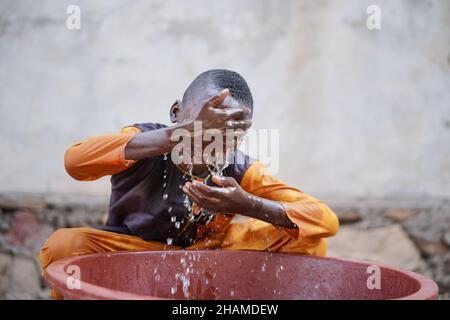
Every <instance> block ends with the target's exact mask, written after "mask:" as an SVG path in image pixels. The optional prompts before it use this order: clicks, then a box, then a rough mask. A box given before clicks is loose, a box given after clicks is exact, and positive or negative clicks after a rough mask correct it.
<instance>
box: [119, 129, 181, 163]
mask: <svg viewBox="0 0 450 320" xmlns="http://www.w3.org/2000/svg"><path fill="white" fill-rule="evenodd" d="M187 126H188V124H183V125H174V126H171V127H166V128H162V129H158V130H152V131H146V132H141V133H138V134H136V136H135V137H134V138H133V139H132V140H131V141H130V142H128V144H127V146H126V147H125V159H127V160H141V159H145V158H150V157H156V156H159V155H161V154H163V153H166V152H171V151H172V149H173V147H174V146H175V145H176V144H177V143H178V141H172V140H171V139H170V138H171V136H172V133H173V131H174V130H176V129H184V128H187Z"/></svg>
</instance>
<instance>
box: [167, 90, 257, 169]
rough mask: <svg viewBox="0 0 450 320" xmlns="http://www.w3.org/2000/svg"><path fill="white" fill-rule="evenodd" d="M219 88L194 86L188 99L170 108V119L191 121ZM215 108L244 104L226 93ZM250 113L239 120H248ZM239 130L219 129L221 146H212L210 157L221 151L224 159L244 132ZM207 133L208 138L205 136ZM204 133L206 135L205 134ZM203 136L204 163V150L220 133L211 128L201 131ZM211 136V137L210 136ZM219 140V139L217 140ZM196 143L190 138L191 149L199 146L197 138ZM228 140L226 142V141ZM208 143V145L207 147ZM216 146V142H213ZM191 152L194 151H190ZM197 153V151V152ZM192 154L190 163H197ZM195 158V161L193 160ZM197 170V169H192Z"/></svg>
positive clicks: (234, 147) (207, 148)
mask: <svg viewBox="0 0 450 320" xmlns="http://www.w3.org/2000/svg"><path fill="white" fill-rule="evenodd" d="M219 91H220V90H218V89H216V88H214V87H212V86H206V87H199V88H196V90H195V92H193V94H190V96H189V98H188V99H185V100H183V101H182V102H181V103H179V104H178V106H176V107H175V109H174V108H172V111H171V112H172V121H173V120H175V122H177V123H179V124H182V123H185V122H189V121H193V120H195V119H196V117H197V115H198V114H199V112H200V111H201V110H202V108H203V107H204V104H205V102H206V101H208V100H209V99H210V98H212V97H214V96H215V95H216V94H218V93H219ZM217 108H223V109H224V110H227V109H232V108H233V109H244V108H245V105H243V104H242V103H240V102H239V101H237V100H236V99H234V98H233V97H232V96H231V95H228V96H227V97H226V98H225V100H224V101H223V102H222V103H221V104H220V105H219V106H217ZM251 117H252V114H251V113H250V114H247V115H246V116H245V117H244V118H243V119H241V120H248V119H251ZM239 131H240V132H233V130H231V129H228V130H226V131H224V130H222V131H221V137H222V139H221V141H222V147H221V148H214V152H213V153H212V154H209V156H211V157H216V158H217V157H220V155H219V153H220V152H222V155H221V159H225V157H226V155H227V154H228V153H229V152H230V151H231V150H233V149H236V148H237V146H238V140H239V138H238V137H239V136H240V137H242V136H243V135H244V134H245V131H243V130H239ZM208 133H209V138H206V136H208ZM205 134H206V135H205ZM203 135H204V136H203V138H202V139H201V140H200V142H201V148H202V150H203V152H202V153H201V154H202V155H203V159H201V160H202V162H203V164H204V162H205V157H206V158H207V157H208V155H207V156H205V152H206V151H208V150H211V146H212V145H210V144H211V142H212V141H216V137H217V135H220V133H219V132H218V131H217V130H211V131H209V132H208V131H205V130H204V131H203ZM211 136H213V138H211ZM219 141H220V140H219ZM196 142H197V144H194V139H193V140H192V150H194V148H199V144H198V142H199V140H197V141H196ZM227 142H228V143H227ZM208 145H210V147H208ZM215 145H216V146H217V145H218V144H215ZM192 153H194V152H193V151H192ZM197 155H198V153H197ZM193 156H194V154H192V157H191V160H192V163H199V159H194V157H193ZM194 160H195V161H194ZM197 169H200V166H197ZM194 171H198V170H194Z"/></svg>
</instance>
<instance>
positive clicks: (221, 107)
mask: <svg viewBox="0 0 450 320" xmlns="http://www.w3.org/2000/svg"><path fill="white" fill-rule="evenodd" d="M229 95H230V91H229V90H228V89H223V90H222V91H220V92H219V93H217V94H216V95H214V96H213V97H211V98H209V99H208V100H206V101H205V102H204V104H203V107H202V108H201V109H200V111H199V112H198V114H197V115H196V116H195V118H194V120H193V121H201V124H202V129H203V130H205V129H219V130H222V131H225V130H226V129H234V130H236V129H241V130H247V129H248V128H250V126H251V125H252V120H251V119H250V116H249V115H250V113H251V110H250V108H247V107H243V108H237V107H231V106H227V105H226V104H225V103H224V102H225V99H226V98H227V97H228V96H229ZM193 121H192V122H193Z"/></svg>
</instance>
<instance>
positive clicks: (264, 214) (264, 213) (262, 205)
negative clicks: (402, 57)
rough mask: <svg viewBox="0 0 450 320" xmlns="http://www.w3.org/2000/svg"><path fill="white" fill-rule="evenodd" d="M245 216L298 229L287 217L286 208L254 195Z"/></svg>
mask: <svg viewBox="0 0 450 320" xmlns="http://www.w3.org/2000/svg"><path fill="white" fill-rule="evenodd" d="M248 207H249V208H248V210H246V211H245V212H244V213H243V214H244V215H246V216H249V217H252V218H255V219H258V220H263V221H266V222H269V223H271V224H273V225H277V226H280V227H285V228H291V229H293V228H298V226H297V225H295V224H294V223H293V222H292V221H291V220H290V219H289V218H288V216H287V214H286V211H285V208H284V206H283V205H282V204H281V203H280V202H278V201H273V200H269V199H264V198H261V197H257V196H254V195H250V196H249V206H248Z"/></svg>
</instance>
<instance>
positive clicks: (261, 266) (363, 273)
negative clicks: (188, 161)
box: [60, 251, 420, 299]
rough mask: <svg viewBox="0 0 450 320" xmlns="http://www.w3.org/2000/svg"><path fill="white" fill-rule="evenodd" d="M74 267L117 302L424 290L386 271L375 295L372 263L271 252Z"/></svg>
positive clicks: (121, 258)
mask: <svg viewBox="0 0 450 320" xmlns="http://www.w3.org/2000/svg"><path fill="white" fill-rule="evenodd" d="M69 264H75V265H77V266H79V268H80V275H81V280H82V282H84V283H89V284H93V285H95V286H99V287H102V288H106V289H109V290H117V291H119V292H115V295H116V296H117V297H118V298H120V293H121V292H122V293H132V294H138V295H143V296H147V297H158V298H168V299H396V298H402V297H405V296H408V295H411V294H413V293H415V292H417V291H418V290H419V289H420V282H419V281H418V280H417V279H415V278H414V277H412V276H411V275H410V274H408V273H404V272H401V271H399V270H396V269H391V268H387V267H381V268H380V271H381V275H382V276H381V289H372V290H370V289H369V288H368V286H367V279H368V277H369V276H370V275H371V274H369V273H368V270H367V267H368V266H369V264H367V263H360V262H352V261H347V260H339V259H326V258H317V257H309V256H303V255H292V254H277V253H269V252H249V251H153V252H122V253H112V254H94V255H86V256H79V257H76V258H72V259H71V260H70V261H69V262H67V264H66V265H63V268H64V269H65V268H67V266H68V265H69ZM82 289H83V288H82ZM64 290H65V289H64V288H60V291H63V294H64ZM91 290H92V287H91ZM65 294H66V295H69V296H70V292H69V293H67V292H66V293H65ZM84 294H85V295H86V297H89V295H90V293H89V292H84Z"/></svg>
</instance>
